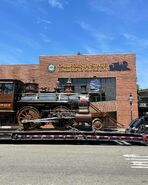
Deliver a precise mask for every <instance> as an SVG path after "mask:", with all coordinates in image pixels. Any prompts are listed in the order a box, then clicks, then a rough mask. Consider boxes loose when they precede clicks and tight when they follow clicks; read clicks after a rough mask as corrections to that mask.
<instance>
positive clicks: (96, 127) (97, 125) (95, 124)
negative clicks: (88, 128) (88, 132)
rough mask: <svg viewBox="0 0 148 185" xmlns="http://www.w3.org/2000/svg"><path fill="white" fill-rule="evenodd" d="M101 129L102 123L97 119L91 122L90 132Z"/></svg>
mask: <svg viewBox="0 0 148 185" xmlns="http://www.w3.org/2000/svg"><path fill="white" fill-rule="evenodd" d="M102 127H103V124H102V121H101V120H100V119H99V118H95V119H93V120H92V130H100V129H101V128H102Z"/></svg>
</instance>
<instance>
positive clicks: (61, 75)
mask: <svg viewBox="0 0 148 185" xmlns="http://www.w3.org/2000/svg"><path fill="white" fill-rule="evenodd" d="M39 60H40V62H39V64H36V65H35V64H34V65H30V64H29V65H0V78H3V79H8V78H11V79H12V78H13V79H20V80H22V81H23V82H29V81H30V80H35V81H36V82H37V83H39V86H40V87H43V86H46V87H47V88H48V89H54V88H55V87H56V84H57V80H58V81H59V82H60V86H61V88H63V86H64V84H65V83H66V82H67V80H68V78H70V79H71V80H72V82H73V84H74V85H75V91H77V92H82V91H87V92H92V91H93V93H90V96H91V101H92V102H93V104H95V105H96V106H97V107H98V108H99V109H100V110H101V111H105V112H109V113H110V115H111V116H113V117H114V118H115V119H117V121H118V122H120V123H122V124H124V126H125V127H127V125H128V123H129V121H130V118H131V110H130V104H129V95H130V93H132V95H133V105H132V113H133V118H136V117H138V107H137V86H136V56H135V54H110V55H70V56H40V58H39ZM97 89H98V91H99V93H98V92H97Z"/></svg>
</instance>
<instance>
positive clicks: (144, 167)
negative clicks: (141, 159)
mask: <svg viewBox="0 0 148 185" xmlns="http://www.w3.org/2000/svg"><path fill="white" fill-rule="evenodd" d="M131 168H137V169H138V168H139V169H142V168H143V169H148V166H131Z"/></svg>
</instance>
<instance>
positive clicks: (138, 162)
mask: <svg viewBox="0 0 148 185" xmlns="http://www.w3.org/2000/svg"><path fill="white" fill-rule="evenodd" d="M131 163H133V164H137V165H138V164H148V162H147V161H144V162H142V161H131Z"/></svg>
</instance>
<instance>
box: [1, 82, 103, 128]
mask: <svg viewBox="0 0 148 185" xmlns="http://www.w3.org/2000/svg"><path fill="white" fill-rule="evenodd" d="M90 105H91V104H90V101H89V94H87V93H83V94H78V93H74V86H73V85H72V83H71V81H70V79H69V80H68V82H67V83H66V85H65V87H64V92H61V91H60V88H59V86H58V85H57V87H56V88H55V89H54V91H49V90H48V89H46V88H42V89H39V86H38V84H37V83H26V84H24V83H23V82H22V81H20V80H12V79H5V80H4V79H3V80H2V79H1V80H0V120H1V122H7V121H6V120H7V119H8V118H10V117H11V116H12V117H13V119H12V122H16V123H17V124H18V127H19V128H25V129H37V128H40V127H42V126H44V125H47V124H48V125H52V127H53V128H54V129H60V130H61V129H68V128H73V127H75V128H79V127H80V126H82V125H83V126H87V127H90V128H91V129H95V130H99V129H101V128H102V126H103V123H102V118H104V117H106V114H105V113H102V112H100V111H99V110H98V109H96V108H95V107H93V105H91V106H92V107H93V108H94V109H95V110H96V112H95V113H90V111H89V108H90ZM10 115H11V116H10ZM10 122H11V121H10Z"/></svg>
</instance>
